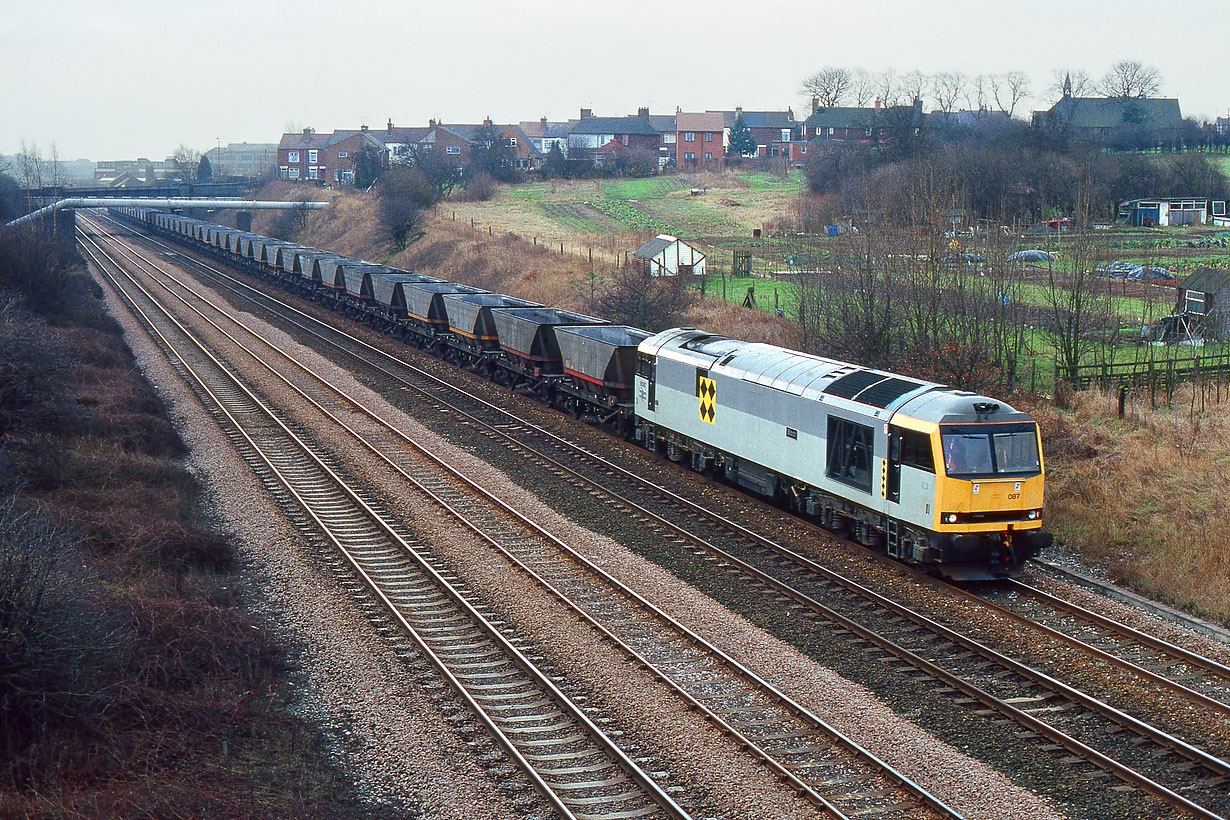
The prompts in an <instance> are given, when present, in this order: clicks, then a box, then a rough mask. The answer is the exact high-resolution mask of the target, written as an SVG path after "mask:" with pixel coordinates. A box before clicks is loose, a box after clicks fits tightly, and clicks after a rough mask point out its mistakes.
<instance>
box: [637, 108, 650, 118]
mask: <svg viewBox="0 0 1230 820" xmlns="http://www.w3.org/2000/svg"><path fill="white" fill-rule="evenodd" d="M636 115H637V116H638V117H640V118H641V119H643V120H647V119H649V106H646V107H644V108H638V109H636Z"/></svg>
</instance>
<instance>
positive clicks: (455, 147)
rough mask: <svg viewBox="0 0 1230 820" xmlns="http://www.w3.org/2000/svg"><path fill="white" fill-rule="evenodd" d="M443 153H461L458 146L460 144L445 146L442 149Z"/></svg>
mask: <svg viewBox="0 0 1230 820" xmlns="http://www.w3.org/2000/svg"><path fill="white" fill-rule="evenodd" d="M444 153H446V154H460V153H461V146H460V145H450V146H448V147H447V148H445V149H444Z"/></svg>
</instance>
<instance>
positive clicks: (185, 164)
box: [171, 144, 203, 182]
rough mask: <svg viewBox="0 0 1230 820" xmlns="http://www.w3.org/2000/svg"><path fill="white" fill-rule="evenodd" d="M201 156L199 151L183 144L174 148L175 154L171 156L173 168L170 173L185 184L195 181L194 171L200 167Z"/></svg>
mask: <svg viewBox="0 0 1230 820" xmlns="http://www.w3.org/2000/svg"><path fill="white" fill-rule="evenodd" d="M202 156H203V154H202V153H201V152H200V151H197V150H195V149H192V148H189V147H188V146H186V145H183V144H181V145H180V146H179V147H178V148H176V149H175V153H174V154H172V155H171V164H172V165H173V166H174V170H173V171H172V173H173V174H174V175H175V178H176V179H179V180H184V181H186V182H190V181H192V180H194V179H196V171H197V168H200V167H201V157H202Z"/></svg>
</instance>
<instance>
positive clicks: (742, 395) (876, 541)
mask: <svg viewBox="0 0 1230 820" xmlns="http://www.w3.org/2000/svg"><path fill="white" fill-rule="evenodd" d="M113 214H115V215H117V216H120V217H122V218H124V219H127V220H129V221H132V222H137V223H140V224H141V225H142V226H143V227H145V228H147V229H149V230H151V231H152V232H154V233H156V234H161V235H164V236H168V237H171V238H174V239H176V240H179V241H182V242H185V243H187V244H188V245H189V246H192V247H195V248H196V249H198V250H200V251H203V252H205V253H207V254H209V255H212V256H214V257H217V258H219V259H221V260H223V261H225V262H228V263H230V264H231V265H233V266H235V267H238V268H240V269H241V270H245V271H248V272H250V273H252V274H254V275H256V276H259V277H261V278H263V279H265V280H268V281H272V282H276V283H278V284H279V285H280V286H282V287H284V288H287V289H289V290H291V291H293V292H296V293H299V294H301V295H303V296H306V297H308V298H311V299H314V300H316V301H318V302H320V303H322V304H325V305H328V306H330V307H332V308H333V309H334V310H336V311H338V312H340V313H342V314H344V315H346V316H349V317H352V318H354V319H356V320H359V321H362V322H365V323H367V324H370V325H372V326H373V327H376V328H378V329H379V330H381V331H383V332H385V333H388V334H390V335H393V336H396V337H398V338H401V339H403V340H405V341H406V342H408V343H410V344H412V345H413V346H415V347H417V348H420V349H422V350H426V351H430V352H432V353H435V354H436V355H439V356H441V357H443V358H444V359H446V360H448V361H450V362H452V363H454V364H456V365H458V366H460V367H465V368H467V369H469V370H472V371H474V372H477V373H479V374H481V375H482V376H484V377H486V378H488V379H490V380H492V381H495V382H497V383H500V384H503V385H507V386H509V387H512V388H516V389H518V390H520V391H521V392H524V393H528V394H530V395H533V396H534V397H536V398H537V399H539V400H540V401H542V402H545V403H547V404H549V405H551V406H553V407H556V408H558V409H560V410H562V411H565V412H568V413H570V414H572V415H573V416H575V417H577V418H583V419H585V420H586V421H589V422H592V423H595V424H598V425H601V426H604V427H606V428H607V429H609V430H610V431H611V432H612V433H614V434H615V435H617V436H620V437H622V438H625V439H632V440H636V441H638V442H640V443H641V444H642V445H644V446H645V447H646V448H648V449H649V450H651V451H653V452H656V453H662V454H664V455H665V456H666V457H667V458H669V459H670V460H672V461H675V462H678V463H681V464H686V465H687V466H689V467H691V468H692V469H694V470H698V471H702V472H705V473H706V474H709V475H713V476H716V477H721V478H723V479H725V480H726V481H728V482H730V483H732V484H735V485H738V486H740V487H743V488H746V489H748V490H750V491H752V492H755V493H757V494H759V495H761V496H765V497H768V498H771V499H773V500H775V501H776V502H778V503H779V504H781V505H782V506H785V507H787V508H789V509H791V510H793V511H795V512H797V513H798V514H800V515H803V516H807V517H809V518H813V519H815V520H817V521H818V522H819V523H820V524H821V525H822V526H824V527H825V528H827V529H830V530H833V531H835V532H839V533H842V534H845V535H849V536H851V537H852V538H853V539H854V540H856V541H858V542H859V543H861V544H863V545H865V546H867V547H870V548H872V549H874V550H876V551H879V552H883V553H886V554H888V555H889V556H891V557H893V558H897V559H899V560H901V561H904V562H906V563H909V564H913V565H916V566H919V567H920V568H923V569H925V570H926V571H929V572H932V573H935V574H938V575H942V576H945V577H948V578H952V579H955V580H973V579H990V578H997V577H1005V576H1010V575H1012V574H1014V573H1016V572H1017V571H1018V570H1019V569H1020V567H1021V565H1022V564H1023V563H1024V562H1025V561H1026V560H1027V559H1029V558H1031V557H1032V556H1034V555H1036V554H1037V553H1038V552H1039V551H1040V550H1042V549H1045V548H1046V547H1048V546H1050V544H1051V542H1052V536H1051V535H1050V534H1049V533H1047V532H1045V531H1044V530H1043V529H1042V499H1043V485H1044V475H1045V473H1044V469H1043V460H1042V447H1041V438H1040V436H1039V432H1038V425H1037V423H1036V422H1035V421H1034V420H1033V419H1032V418H1031V417H1030V416H1028V415H1027V414H1025V413H1022V412H1019V411H1017V410H1015V409H1014V408H1012V407H1011V406H1009V405H1007V404H1005V403H1003V402H1000V401H996V400H994V399H992V398H989V397H987V396H982V395H979V394H976V393H971V392H967V391H964V390H958V389H956V388H953V387H948V386H945V385H941V384H936V383H934V382H927V381H922V380H918V379H913V378H907V377H905V376H901V375H897V374H893V373H887V372H884V371H880V370H874V369H871V368H866V367H861V366H859V365H856V364H850V363H848V362H842V361H837V360H834V359H828V358H824V357H822V356H814V355H809V354H805V353H800V352H797V351H793V350H787V349H784V348H780V347H775V346H773V345H767V344H759V343H750V342H742V341H738V340H736V339H730V338H727V337H724V336H718V335H715V334H711V333H705V332H703V331H700V330H696V329H694V328H673V329H670V330H664V331H662V332H660V333H656V334H651V333H649V332H647V331H644V330H640V329H638V328H634V327H628V326H624V325H613V324H610V323H609V322H607V321H606V320H604V319H601V318H597V317H593V316H585V315H582V314H579V313H573V312H571V311H567V310H561V309H559V308H552V307H546V306H544V305H539V304H536V303H533V302H529V301H526V300H523V299H517V298H514V297H511V296H504V295H502V294H498V293H490V292H487V291H484V290H482V289H479V288H473V287H469V286H466V285H458V284H453V283H451V282H447V281H444V280H442V279H438V278H435V277H430V276H424V275H421V274H416V273H413V272H411V271H405V270H399V269H396V268H391V267H388V266H386V265H379V264H375V263H371V262H365V261H363V260H360V259H353V258H350V257H345V256H341V255H338V254H334V253H330V252H328V251H322V250H318V249H315V248H310V247H306V246H303V245H297V244H294V243H291V242H285V241H282V240H277V239H270V238H268V237H264V236H260V235H258V234H253V233H248V232H244V231H239V230H235V229H230V228H225V227H222V226H219V225H213V224H210V223H207V222H203V221H200V220H197V219H192V218H189V217H186V216H181V215H178V214H173V213H167V212H164V211H158V210H153V209H146V208H121V209H114V210H113Z"/></svg>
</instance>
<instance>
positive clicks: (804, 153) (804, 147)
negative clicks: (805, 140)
mask: <svg viewBox="0 0 1230 820" xmlns="http://www.w3.org/2000/svg"><path fill="white" fill-rule="evenodd" d="M799 153H801V154H803V155H806V154H807V146H806V145H804V146H803V150H802V151H800V152H799Z"/></svg>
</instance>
